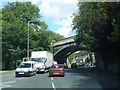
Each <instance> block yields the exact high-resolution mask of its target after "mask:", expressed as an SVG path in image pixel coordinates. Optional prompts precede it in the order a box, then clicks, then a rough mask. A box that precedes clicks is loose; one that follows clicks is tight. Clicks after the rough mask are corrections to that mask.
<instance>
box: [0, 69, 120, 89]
mask: <svg viewBox="0 0 120 90" xmlns="http://www.w3.org/2000/svg"><path fill="white" fill-rule="evenodd" d="M93 72H94V73H93ZM1 82H2V83H1V84H0V88H3V89H2V90H14V89H16V88H17V89H18V90H19V88H25V90H26V89H27V88H28V89H29V90H31V89H33V90H34V89H35V88H48V89H51V90H57V89H60V88H64V89H67V88H68V89H70V88H71V89H80V88H88V89H89V88H99V89H100V90H103V89H104V88H120V85H119V83H120V82H117V81H116V80H113V79H109V78H107V77H104V76H101V75H100V74H99V75H98V74H96V73H95V71H94V69H92V68H73V69H66V70H65V76H64V77H60V76H54V77H49V75H48V73H45V74H37V75H35V76H31V77H15V75H14V73H11V74H2V81H1Z"/></svg>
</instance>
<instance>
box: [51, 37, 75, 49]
mask: <svg viewBox="0 0 120 90" xmlns="http://www.w3.org/2000/svg"><path fill="white" fill-rule="evenodd" d="M72 42H75V35H74V36H71V37H68V38H65V39H63V40H60V41H58V42H55V43H54V45H53V47H56V46H60V45H64V44H67V43H72Z"/></svg>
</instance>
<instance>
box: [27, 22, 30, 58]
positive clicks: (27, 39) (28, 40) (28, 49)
mask: <svg viewBox="0 0 120 90" xmlns="http://www.w3.org/2000/svg"><path fill="white" fill-rule="evenodd" d="M29 23H30V21H28V34H27V59H28V60H29Z"/></svg>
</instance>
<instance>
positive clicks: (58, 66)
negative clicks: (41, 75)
mask: <svg viewBox="0 0 120 90" xmlns="http://www.w3.org/2000/svg"><path fill="white" fill-rule="evenodd" d="M51 68H63V67H62V66H60V65H52V66H51Z"/></svg>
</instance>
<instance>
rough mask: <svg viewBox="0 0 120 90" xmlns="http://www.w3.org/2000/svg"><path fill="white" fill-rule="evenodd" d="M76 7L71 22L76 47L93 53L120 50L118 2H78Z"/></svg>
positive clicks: (119, 4)
mask: <svg viewBox="0 0 120 90" xmlns="http://www.w3.org/2000/svg"><path fill="white" fill-rule="evenodd" d="M78 7H79V10H78V13H77V14H76V15H75V18H74V20H73V25H74V27H73V29H74V30H76V32H77V37H76V42H77V44H78V45H79V44H81V43H83V44H84V45H86V46H87V48H89V49H90V50H93V51H107V50H110V51H113V49H115V48H112V47H114V46H116V47H117V48H120V47H119V46H120V29H119V28H120V9H119V7H120V2H89V3H88V2H84V3H81V2H80V3H79V4H78ZM118 45H119V46H118Z"/></svg>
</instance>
